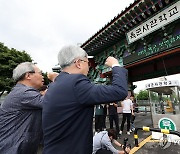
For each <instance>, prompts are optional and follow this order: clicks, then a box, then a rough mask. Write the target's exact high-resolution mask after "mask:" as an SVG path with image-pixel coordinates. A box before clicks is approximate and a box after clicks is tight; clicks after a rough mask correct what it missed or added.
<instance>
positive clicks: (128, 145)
mask: <svg viewBox="0 0 180 154" xmlns="http://www.w3.org/2000/svg"><path fill="white" fill-rule="evenodd" d="M126 148H129V149H131V145H130V144H129V143H128V138H124V146H123V150H124V152H125V154H127V152H126Z"/></svg>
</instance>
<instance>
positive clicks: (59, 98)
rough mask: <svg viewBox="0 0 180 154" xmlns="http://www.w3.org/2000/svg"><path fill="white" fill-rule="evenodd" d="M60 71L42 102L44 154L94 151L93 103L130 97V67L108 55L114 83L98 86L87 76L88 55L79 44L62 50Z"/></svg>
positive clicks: (59, 57)
mask: <svg viewBox="0 0 180 154" xmlns="http://www.w3.org/2000/svg"><path fill="white" fill-rule="evenodd" d="M58 61H59V65H60V67H61V69H62V70H61V73H60V74H59V75H58V76H57V77H56V79H55V81H54V82H53V83H52V84H51V85H50V87H49V88H48V91H47V93H46V95H45V97H44V101H43V133H44V149H43V153H44V154H71V153H73V154H92V148H93V142H92V141H93V130H92V122H93V113H94V105H97V104H101V103H110V102H114V101H119V100H123V99H124V98H125V97H126V96H127V88H128V86H127V70H126V69H124V68H122V67H120V65H119V63H118V60H117V59H115V58H113V57H108V58H107V59H106V62H105V64H106V65H107V66H109V67H112V76H113V79H112V85H109V86H106V85H95V84H93V83H91V82H90V80H89V79H88V78H87V74H88V71H89V66H88V55H87V53H86V52H85V51H84V50H83V49H82V48H80V47H78V46H67V47H64V48H62V49H61V50H60V52H59V54H58Z"/></svg>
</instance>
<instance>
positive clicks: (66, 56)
mask: <svg viewBox="0 0 180 154" xmlns="http://www.w3.org/2000/svg"><path fill="white" fill-rule="evenodd" d="M83 57H88V54H87V53H86V51H85V50H83V49H82V48H81V47H79V46H74V45H69V46H65V47H63V48H62V49H61V50H60V51H59V53H58V62H59V65H60V67H61V69H63V68H65V67H67V66H69V65H71V64H72V63H73V61H74V60H75V59H76V58H83Z"/></svg>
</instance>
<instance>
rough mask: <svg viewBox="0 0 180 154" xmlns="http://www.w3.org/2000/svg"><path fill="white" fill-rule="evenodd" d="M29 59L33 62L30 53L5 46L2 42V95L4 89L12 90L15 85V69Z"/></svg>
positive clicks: (0, 45) (0, 54)
mask: <svg viewBox="0 0 180 154" xmlns="http://www.w3.org/2000/svg"><path fill="white" fill-rule="evenodd" d="M25 61H29V62H32V59H31V57H30V55H28V54H27V53H26V52H25V51H22V52H21V51H17V50H16V49H14V48H12V49H9V48H8V47H6V46H4V44H3V43H0V92H1V93H0V96H1V95H2V94H3V93H4V91H8V92H9V91H10V90H11V88H12V87H13V86H14V84H15V83H14V81H13V80H12V73H13V69H14V68H15V67H16V66H17V65H18V64H19V63H22V62H25Z"/></svg>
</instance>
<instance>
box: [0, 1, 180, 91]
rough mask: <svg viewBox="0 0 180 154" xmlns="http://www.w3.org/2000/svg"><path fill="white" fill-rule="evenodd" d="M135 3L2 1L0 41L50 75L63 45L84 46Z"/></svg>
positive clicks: (140, 83) (0, 6)
mask: <svg viewBox="0 0 180 154" xmlns="http://www.w3.org/2000/svg"><path fill="white" fill-rule="evenodd" d="M133 2H134V0H64V1H61V0H1V3H0V42H2V43H4V45H5V46H7V47H9V48H15V49H17V50H19V51H23V50H25V51H26V52H27V53H28V54H29V55H30V56H31V57H32V59H33V60H34V62H36V63H37V65H38V67H39V68H40V69H42V70H43V72H50V71H52V67H54V66H55V65H57V64H58V60H57V55H58V51H59V50H60V49H61V48H62V47H63V46H64V45H68V44H74V45H77V44H79V43H84V42H85V41H87V40H88V39H89V38H90V37H91V36H93V35H94V34H95V33H96V32H97V31H99V30H100V29H102V27H104V26H105V25H106V24H107V23H108V22H110V21H111V20H112V19H113V18H114V17H115V16H117V15H118V14H119V13H121V11H124V10H125V8H126V7H128V6H129V5H130V3H133ZM176 78H178V79H180V75H179V76H177V77H176ZM144 82H146V81H140V82H138V83H137V82H136V83H135V84H136V85H138V87H137V88H136V89H135V91H137V92H138V91H139V90H140V89H144V88H145V87H143V86H142V85H144V84H142V83H144Z"/></svg>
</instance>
